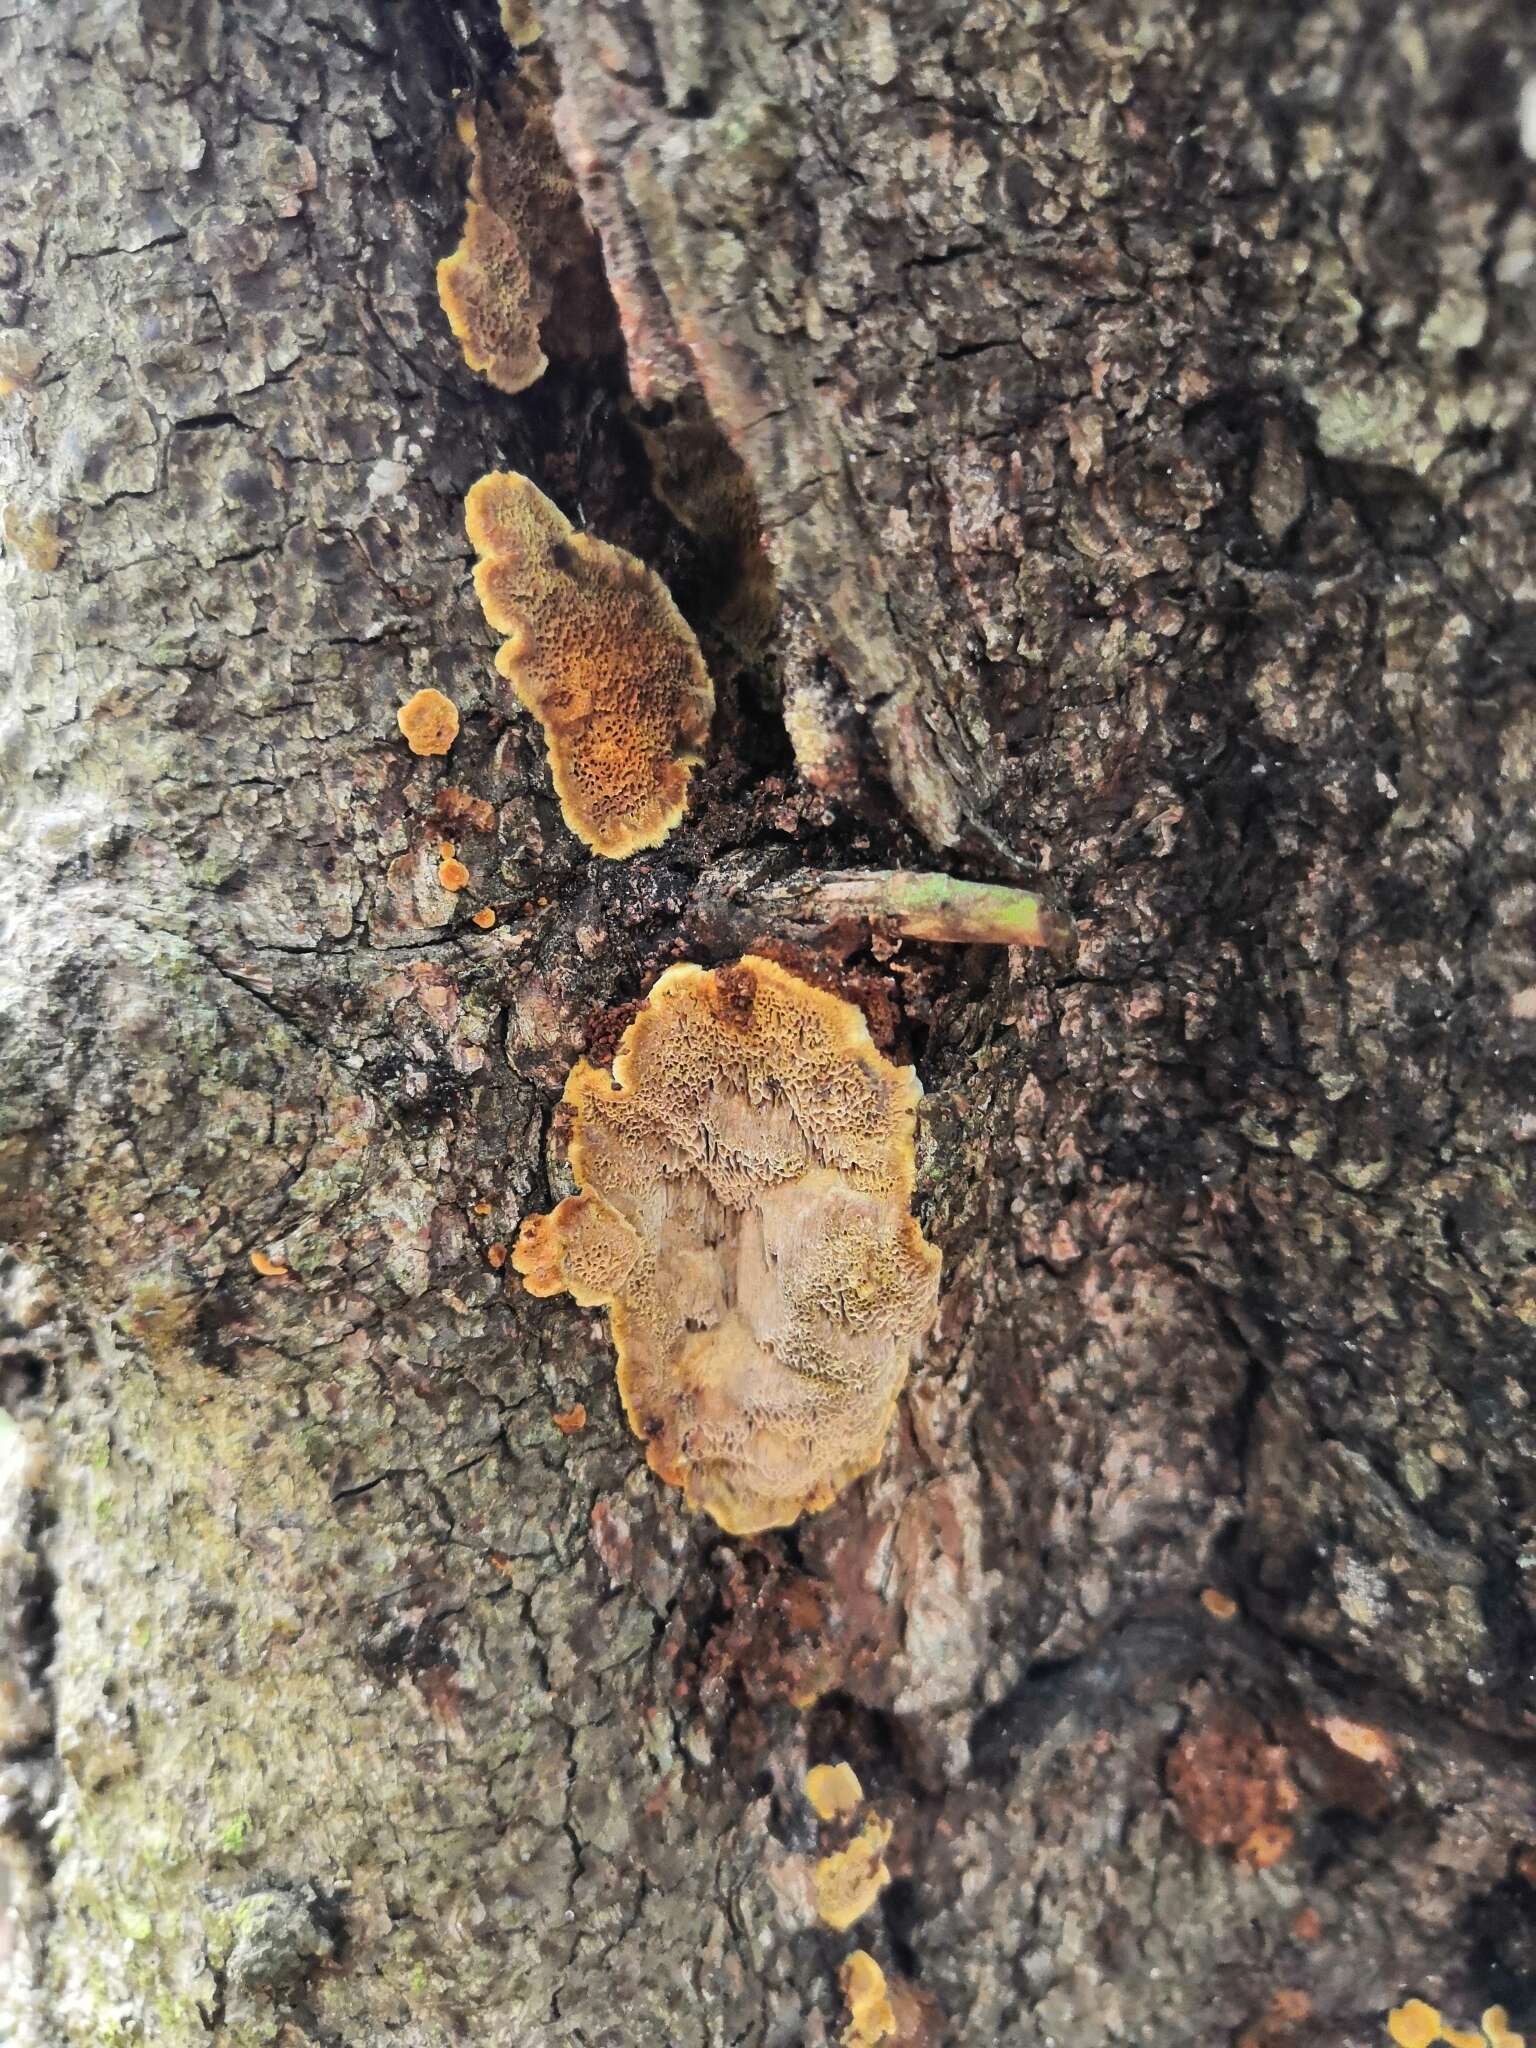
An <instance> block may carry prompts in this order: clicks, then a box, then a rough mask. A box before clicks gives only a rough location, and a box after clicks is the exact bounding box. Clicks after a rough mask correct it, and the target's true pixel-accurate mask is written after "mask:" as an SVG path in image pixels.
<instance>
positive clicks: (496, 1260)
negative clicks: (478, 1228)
mask: <svg viewBox="0 0 1536 2048" xmlns="http://www.w3.org/2000/svg"><path fill="white" fill-rule="evenodd" d="M485 1263H486V1264H487V1265H488V1266H489V1267H490V1268H491V1270H492V1271H493V1272H496V1273H499V1272H500V1271H501V1269H502V1267H503V1266H504V1265H505V1264H506V1263H507V1248H506V1246H505V1245H504V1244H493V1245H491V1246H490V1247H489V1248H488V1250H487V1251H486V1254H485Z"/></svg>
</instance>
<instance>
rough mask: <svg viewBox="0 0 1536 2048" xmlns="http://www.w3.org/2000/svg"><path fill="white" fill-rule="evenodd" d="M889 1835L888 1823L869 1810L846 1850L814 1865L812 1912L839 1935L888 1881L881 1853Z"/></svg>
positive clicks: (861, 1917) (862, 1914)
mask: <svg viewBox="0 0 1536 2048" xmlns="http://www.w3.org/2000/svg"><path fill="white" fill-rule="evenodd" d="M891 1834H892V1828H891V1824H890V1822H889V1821H888V1820H881V1818H880V1816H879V1815H878V1814H875V1813H872V1814H871V1815H870V1817H869V1819H868V1820H867V1821H865V1823H864V1825H863V1827H862V1828H860V1830H859V1832H858V1833H857V1834H856V1835H855V1836H854V1838H853V1840H852V1841H851V1842H850V1843H849V1844H848V1846H847V1848H846V1849H837V1850H834V1852H833V1853H832V1855H830V1856H823V1857H822V1859H821V1861H820V1862H819V1863H818V1864H817V1865H816V1869H815V1872H814V1877H815V1883H816V1911H817V1912H818V1913H819V1914H820V1916H821V1918H822V1919H823V1920H824V1921H825V1922H826V1923H827V1925H828V1926H829V1927H833V1928H835V1929H836V1930H837V1932H838V1933H839V1934H841V1933H843V1932H844V1930H845V1929H846V1928H849V1927H851V1926H852V1925H853V1923H854V1921H855V1920H861V1919H863V1917H864V1915H865V1914H866V1913H867V1912H868V1911H869V1909H870V1907H871V1906H872V1905H873V1904H874V1903H875V1901H876V1899H878V1898H879V1896H880V1894H881V1893H882V1892H883V1891H884V1890H885V1887H886V1886H887V1885H888V1884H889V1883H890V1881H891V1873H890V1871H889V1870H887V1868H886V1866H885V1852H886V1849H887V1848H888V1847H889V1845H890V1840H891Z"/></svg>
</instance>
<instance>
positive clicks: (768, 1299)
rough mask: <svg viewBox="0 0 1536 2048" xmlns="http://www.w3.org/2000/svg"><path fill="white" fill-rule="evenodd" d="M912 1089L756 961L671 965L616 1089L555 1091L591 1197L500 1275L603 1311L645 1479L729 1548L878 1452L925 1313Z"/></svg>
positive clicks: (602, 1077)
mask: <svg viewBox="0 0 1536 2048" xmlns="http://www.w3.org/2000/svg"><path fill="white" fill-rule="evenodd" d="M920 1092H921V1090H920V1087H919V1083H918V1080H917V1076H916V1075H915V1074H914V1073H913V1072H912V1070H911V1069H910V1068H909V1067H896V1066H893V1065H892V1064H891V1063H890V1061H888V1060H887V1059H885V1058H883V1057H882V1055H881V1054H880V1053H879V1052H877V1051H876V1049H875V1046H874V1044H873V1042H872V1041H871V1039H870V1036H869V1031H868V1028H867V1026H866V1025H865V1022H864V1019H863V1017H862V1016H861V1015H860V1013H859V1012H858V1011H857V1010H856V1009H855V1008H854V1007H853V1005H852V1004H851V1003H846V1002H844V1001H843V1000H842V999H841V997H839V996H835V995H830V994H828V993H826V992H825V991H824V990H821V989H816V988H812V987H811V986H810V985H809V984H808V983H806V982H803V981H801V980H800V979H799V977H798V976H796V975H793V974H791V973H789V972H788V970H787V969H785V968H782V967H780V966H778V965H777V964H776V963H775V962H773V961H771V960H765V959H761V958H756V957H753V956H751V955H749V956H747V957H746V958H744V959H742V960H740V961H738V962H737V963H736V964H735V965H734V966H731V967H722V968H718V969H716V970H714V971H713V972H706V971H705V970H704V969H703V968H700V967H694V966H682V967H672V968H669V969H668V970H667V972H666V973H665V974H663V975H662V977H661V979H660V980H659V981H658V982H657V983H656V985H655V987H654V988H653V989H652V991H651V994H650V997H649V999H648V1001H647V1002H646V1003H645V1004H643V1005H642V1006H641V1009H640V1011H639V1013H638V1014H637V1015H636V1016H635V1017H634V1019H633V1020H632V1021H631V1023H630V1024H629V1027H628V1029H627V1030H626V1031H625V1033H624V1036H623V1038H622V1039H621V1040H620V1041H619V1045H618V1049H617V1051H616V1053H615V1056H614V1061H613V1071H612V1073H611V1074H609V1073H607V1072H606V1071H602V1070H600V1069H597V1068H595V1067H593V1066H591V1065H590V1064H589V1063H588V1062H587V1061H585V1060H583V1061H581V1062H580V1063H579V1064H578V1065H577V1066H576V1067H575V1069H574V1070H573V1071H572V1073H571V1076H570V1079H569V1080H568V1081H567V1083H566V1087H565V1096H564V1104H565V1113H566V1116H567V1118H568V1120H569V1126H570V1161H571V1169H572V1172H573V1173H574V1174H575V1176H576V1179H577V1181H578V1183H579V1184H580V1188H581V1192H580V1193H579V1194H577V1195H574V1196H571V1197H569V1198H568V1199H567V1200H565V1201H563V1202H562V1203H561V1204H560V1205H559V1207H558V1208H557V1209H555V1210H553V1211H552V1212H551V1213H550V1214H549V1215H547V1216H532V1217H530V1218H529V1219H528V1220H527V1221H526V1222H525V1223H524V1225H523V1227H522V1231H521V1233H520V1235H519V1237H518V1240H517V1245H516V1248H515V1249H514V1251H513V1254H512V1263H513V1265H514V1266H515V1267H516V1269H517V1271H518V1272H519V1273H521V1274H522V1275H523V1282H524V1285H525V1286H526V1287H527V1289H528V1291H529V1293H530V1294H535V1295H551V1294H559V1293H561V1292H562V1291H564V1292H568V1293H569V1294H571V1295H572V1296H573V1297H574V1299H575V1300H576V1301H577V1302H578V1303H580V1305H581V1306H582V1307H584V1308H598V1307H601V1308H607V1309H608V1310H609V1312H610V1320H611V1323H612V1328H613V1336H614V1342H615V1345H616V1348H617V1351H618V1382H619V1393H620V1395H621V1396H622V1398H623V1402H624V1408H625V1412H626V1414H627V1415H628V1417H629V1421H630V1426H631V1428H632V1429H633V1430H634V1431H635V1434H636V1435H637V1436H639V1437H640V1438H641V1439H642V1441H643V1442H644V1443H645V1446H646V1458H647V1461H648V1462H649V1464H650V1466H651V1469H652V1470H653V1471H654V1472H656V1473H657V1474H658V1475H659V1476H660V1477H661V1478H662V1479H663V1480H665V1481H666V1482H667V1483H668V1484H669V1485H671V1486H680V1487H682V1489H683V1491H684V1496H685V1498H686V1499H687V1501H688V1503H689V1505H690V1506H691V1507H695V1508H701V1509H704V1510H705V1511H706V1512H707V1513H709V1514H711V1515H713V1516H714V1518H715V1520H716V1521H717V1522H718V1523H719V1524H720V1526H721V1527H722V1528H723V1529H725V1530H727V1531H729V1532H730V1533H731V1534H733V1535H750V1534H752V1533H754V1532H756V1531H758V1530H761V1529H774V1528H782V1527H784V1526H786V1525H787V1524H788V1523H790V1522H793V1521H794V1520H795V1519H796V1517H797V1516H799V1515H802V1514H809V1513H814V1512H815V1511H816V1510H817V1509H819V1508H824V1507H826V1506H827V1504H828V1503H829V1502H830V1501H832V1500H833V1499H835V1498H836V1496H837V1495H838V1494H839V1493H840V1492H841V1491H842V1490H843V1488H844V1487H845V1486H847V1485H848V1484H849V1483H850V1481H852V1480H854V1479H856V1478H857V1477H858V1476H859V1474H860V1473H863V1472H867V1471H868V1470H869V1469H870V1468H871V1466H873V1465H874V1464H875V1463H876V1461H877V1460H878V1459H879V1456H880V1452H881V1449H882V1447H883V1445H884V1443H885V1438H886V1435H887V1432H888V1431H889V1429H890V1425H891V1419H892V1417H893V1415H894V1414H895V1410H896V1400H897V1396H898V1395H899V1394H900V1392H901V1388H902V1385H903V1382H904V1381H905V1379H906V1376H907V1366H908V1363H909V1361H910V1358H911V1354H912V1349H913V1346H914V1345H915V1343H916V1342H917V1340H918V1338H919V1337H921V1336H922V1335H923V1333H924V1332H925V1331H926V1330H927V1329H928V1327H929V1325H930V1324H931V1322H932V1320H933V1316H934V1312H935V1308H936V1306H937V1301H938V1283H939V1254H938V1252H937V1251H936V1250H935V1249H934V1247H933V1246H932V1245H930V1244H928V1243H926V1242H925V1241H924V1238H923V1235H922V1231H921V1230H920V1228H919V1226H918V1223H917V1221H916V1219H915V1218H914V1217H913V1216H912V1214H911V1208H910V1205H911V1200H912V1190H913V1181H914V1161H913V1130H914V1113H915V1110H916V1105H917V1100H918V1096H919V1094H920Z"/></svg>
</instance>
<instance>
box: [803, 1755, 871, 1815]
mask: <svg viewBox="0 0 1536 2048" xmlns="http://www.w3.org/2000/svg"><path fill="white" fill-rule="evenodd" d="M805 1796H806V1798H807V1799H808V1800H809V1801H810V1802H811V1805H812V1806H813V1807H814V1808H815V1811H816V1816H817V1818H818V1819H819V1820H840V1819H842V1818H843V1817H844V1816H846V1815H847V1814H850V1813H856V1812H857V1811H858V1808H859V1806H860V1805H861V1803H862V1802H863V1798H864V1787H863V1786H862V1785H861V1784H860V1783H859V1778H858V1773H857V1772H856V1771H855V1770H854V1768H853V1765H852V1764H816V1765H814V1766H813V1767H812V1768H811V1769H810V1770H808V1771H807V1772H806V1774H805Z"/></svg>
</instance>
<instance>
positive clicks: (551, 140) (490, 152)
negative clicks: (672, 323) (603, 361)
mask: <svg viewBox="0 0 1536 2048" xmlns="http://www.w3.org/2000/svg"><path fill="white" fill-rule="evenodd" d="M504 23H505V25H506V28H507V33H508V34H509V35H510V36H511V37H512V39H513V41H514V42H515V43H518V44H520V45H521V44H526V43H528V42H532V41H536V40H537V38H538V35H539V26H538V22H537V20H536V18H535V17H534V15H533V12H532V10H531V9H530V8H527V7H521V6H519V7H517V8H516V9H509V10H508V12H507V14H506V15H505V16H504ZM554 93H555V78H554V71H553V66H552V64H550V63H548V62H547V61H541V60H540V59H539V58H538V56H534V57H531V58H525V59H524V60H523V61H522V62H521V63H520V64H519V65H518V68H517V70H516V71H515V72H514V73H513V74H512V75H511V76H509V77H507V78H504V79H502V80H500V81H499V82H498V84H497V86H496V87H495V89H494V91H492V92H488V93H486V94H484V95H482V97H481V98H480V99H479V100H477V101H476V102H475V103H474V104H473V105H465V106H463V107H461V108H460V110H459V116H458V132H459V140H460V141H461V142H462V143H463V145H464V147H465V148H466V149H467V150H468V151H469V154H470V165H471V168H470V174H469V200H468V204H467V205H466V207H465V210H464V233H463V236H462V238H461V240H460V242H459V246H458V247H457V248H456V249H455V250H454V251H453V253H452V255H451V256H445V257H444V258H443V260H442V262H441V263H439V264H438V266H437V296H438V301H439V303H440V304H441V306H442V309H443V311H444V313H446V314H447V316H448V325H449V326H450V327H451V328H452V329H453V332H454V334H455V335H456V337H457V338H458V342H459V345H460V347H461V348H462V349H463V351H464V360H465V362H466V363H467V364H468V365H469V367H470V369H472V370H474V371H475V372H477V374H478V375H480V376H482V377H484V378H485V380H486V381H487V383H489V384H494V385H495V387H496V389H497V390H498V391H507V392H516V391H525V390H526V389H527V388H528V386H529V385H530V384H532V383H534V382H536V381H537V379H538V378H540V377H541V376H542V375H543V374H544V371H545V368H546V367H547V362H546V357H545V353H544V348H543V346H542V341H543V340H551V346H552V347H554V349H555V352H556V353H557V354H559V355H562V356H582V355H587V354H590V353H593V352H594V351H596V350H601V349H604V348H607V347H609V346H611V336H610V333H609V329H610V328H611V324H612V316H611V314H609V315H608V316H607V317H606V318H605V317H604V311H603V308H602V304H601V300H600V297H599V294H598V293H597V291H596V290H595V289H594V286H595V283H596V279H597V278H598V276H599V275H600V266H599V262H598V256H597V244H596V241H595V239H594V236H593V233H592V229H591V227H590V226H589V225H588V223H587V220H586V216H585V215H584V214H583V212H582V209H581V201H580V198H579V196H578V194H577V191H576V185H575V181H574V180H573V179H572V177H571V174H570V171H569V170H568V169H567V167H566V164H565V159H564V158H563V157H562V156H561V154H560V146H559V144H558V143H557V141H556V140H555V129H554V119H553V106H554ZM551 328H558V330H559V332H558V334H557V335H555V336H554V337H553V339H551V336H550V330H551Z"/></svg>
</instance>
